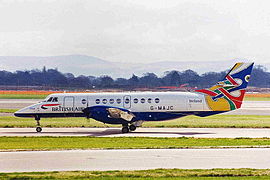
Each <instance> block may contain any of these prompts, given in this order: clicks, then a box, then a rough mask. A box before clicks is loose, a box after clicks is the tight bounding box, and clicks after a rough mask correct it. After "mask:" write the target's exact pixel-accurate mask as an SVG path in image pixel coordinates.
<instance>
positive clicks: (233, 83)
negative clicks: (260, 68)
mask: <svg viewBox="0 0 270 180" xmlns="http://www.w3.org/2000/svg"><path fill="white" fill-rule="evenodd" d="M253 64H254V63H236V64H235V65H234V67H233V68H232V69H231V70H230V71H229V72H228V74H227V75H226V76H225V77H224V79H222V80H221V81H219V82H218V83H217V84H216V85H214V86H212V87H211V88H209V89H201V90H196V91H197V92H201V93H204V94H206V96H205V98H206V102H207V104H208V106H209V108H210V109H211V110H213V111H230V110H234V109H238V108H240V107H241V104H242V102H243V99H244V95H245V88H246V87H247V85H248V81H249V78H250V74H251V71H252V68H253Z"/></svg>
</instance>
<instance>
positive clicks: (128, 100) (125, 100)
mask: <svg viewBox="0 0 270 180" xmlns="http://www.w3.org/2000/svg"><path fill="white" fill-rule="evenodd" d="M123 103H124V105H123V107H124V108H126V109H128V108H131V96H130V95H126V96H124V98H123Z"/></svg>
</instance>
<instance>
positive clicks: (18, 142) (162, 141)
mask: <svg viewBox="0 0 270 180" xmlns="http://www.w3.org/2000/svg"><path fill="white" fill-rule="evenodd" d="M230 147H231V148H232V147H270V139H269V138H186V137H181V138H151V137H0V150H62V149H173V148H230Z"/></svg>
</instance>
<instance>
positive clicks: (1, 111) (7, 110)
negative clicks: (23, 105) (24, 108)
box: [0, 109, 18, 113]
mask: <svg viewBox="0 0 270 180" xmlns="http://www.w3.org/2000/svg"><path fill="white" fill-rule="evenodd" d="M17 110H18V109H0V113H15V112H16V111H17Z"/></svg>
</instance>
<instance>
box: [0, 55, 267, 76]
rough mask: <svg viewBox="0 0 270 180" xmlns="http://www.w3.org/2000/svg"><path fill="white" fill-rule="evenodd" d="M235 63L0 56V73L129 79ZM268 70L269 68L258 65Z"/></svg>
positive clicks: (209, 69) (71, 56) (201, 71)
mask: <svg viewBox="0 0 270 180" xmlns="http://www.w3.org/2000/svg"><path fill="white" fill-rule="evenodd" d="M238 61H239V60H228V61H222V62H216V61H209V62H199V61H198V62H195V61H194V62H174V61H161V62H156V63H148V64H143V63H119V62H110V61H106V60H103V59H100V58H97V57H93V56H86V55H66V56H45V57H39V56H37V57H36V56H0V70H7V71H16V70H31V69H42V67H43V66H46V67H47V68H58V70H59V71H61V72H64V73H66V72H70V73H73V74H75V75H93V76H100V75H109V76H112V77H113V78H116V77H125V78H128V77H131V76H132V74H133V73H134V74H136V75H138V76H141V75H142V74H143V73H146V72H153V73H155V74H157V75H159V76H161V75H163V73H164V72H165V71H171V70H178V71H183V70H187V69H192V70H194V71H196V72H198V73H200V74H201V73H204V72H209V71H216V72H220V71H224V70H227V69H229V68H231V67H232V65H233V64H234V63H235V62H238ZM262 65H264V66H265V67H266V68H268V69H269V68H270V64H262Z"/></svg>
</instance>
